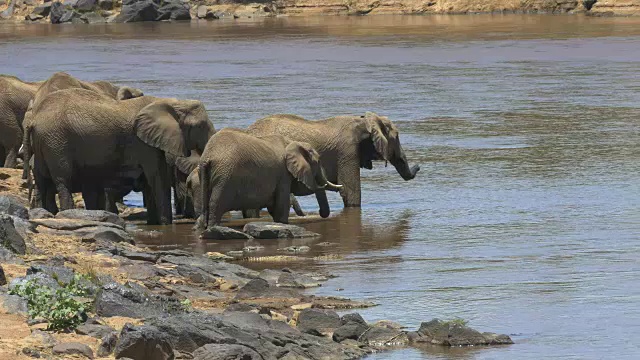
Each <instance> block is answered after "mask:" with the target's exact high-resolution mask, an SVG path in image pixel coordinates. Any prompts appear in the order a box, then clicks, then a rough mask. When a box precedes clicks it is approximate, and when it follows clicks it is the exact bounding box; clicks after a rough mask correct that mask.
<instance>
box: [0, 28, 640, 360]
mask: <svg viewBox="0 0 640 360" xmlns="http://www.w3.org/2000/svg"><path fill="white" fill-rule="evenodd" d="M638 59H640V19H638V18H590V17H581V16H540V15H535V16H527V15H505V16H503V15H477V16H476V15H474V16H376V17H348V18H347V17H342V18H338V17H331V18H330V17H326V18H291V19H288V18H276V19H260V20H255V21H236V22H233V21H221V22H191V23H186V24H185V23H181V24H166V23H153V24H109V25H95V26H88V25H60V26H49V25H35V24H29V25H15V24H1V23H0V72H1V73H9V74H13V75H17V76H19V77H21V78H24V79H26V80H41V79H44V78H46V77H47V76H49V75H50V74H51V73H53V72H54V71H67V72H69V73H71V74H72V75H75V76H77V77H79V78H83V79H86V80H98V79H104V80H111V81H114V82H116V83H119V84H123V85H131V86H136V87H139V88H141V89H143V90H144V91H145V93H147V94H151V95H156V96H171V97H180V98H194V99H200V100H202V101H203V102H204V103H205V105H206V107H207V109H208V111H209V116H210V118H211V119H212V121H213V122H214V123H215V126H216V128H222V127H226V126H233V127H244V126H247V125H249V124H251V123H252V122H253V121H255V120H256V119H258V118H260V117H262V116H265V115H268V114H273V113H294V114H298V115H302V116H305V117H308V118H319V117H328V116H331V115H339V114H347V113H357V114H360V113H364V112H365V111H375V112H377V113H379V114H381V115H385V116H388V117H389V118H390V119H392V120H393V121H394V122H395V124H396V125H397V126H398V128H399V129H400V138H401V141H402V143H403V146H404V148H405V152H406V154H407V157H408V158H409V160H410V161H411V163H419V164H420V165H421V166H422V170H421V172H420V173H418V176H417V177H416V179H414V180H412V181H409V182H405V181H403V180H402V179H401V178H400V176H399V175H398V174H397V173H395V170H394V169H393V168H392V167H387V168H385V167H384V164H376V165H375V166H374V169H373V170H371V171H367V170H363V171H362V177H363V181H362V183H363V185H362V186H363V192H362V200H363V207H362V209H360V210H354V209H347V210H343V209H342V203H341V200H340V199H339V197H338V196H337V195H336V194H333V193H332V194H329V200H330V204H331V206H332V209H333V215H332V217H331V218H329V219H324V220H323V219H318V218H317V217H316V218H313V217H312V218H311V219H310V220H305V223H304V224H303V225H304V226H305V227H306V228H308V229H309V230H311V231H314V232H317V233H319V234H321V236H320V237H318V238H312V239H297V240H277V241H266V240H256V241H254V242H251V243H247V242H244V241H239V242H233V241H231V242H221V241H216V242H214V241H210V242H204V241H202V240H199V239H198V238H197V236H195V235H194V234H193V232H192V230H191V225H190V224H176V225H172V226H167V227H161V228H155V229H156V230H159V231H160V232H161V234H159V236H148V232H145V233H144V234H147V235H144V236H143V235H140V236H139V237H138V242H140V243H142V244H145V245H149V246H152V247H180V248H184V249H188V250H193V251H195V252H205V251H219V252H227V251H236V250H240V249H242V248H243V247H245V246H247V245H252V246H253V245H256V244H258V245H260V246H264V250H262V251H259V252H256V253H255V256H256V257H259V256H272V255H276V254H285V253H283V252H282V251H278V249H282V248H285V247H288V246H308V247H309V252H307V253H305V254H301V256H302V257H304V258H306V260H305V261H301V262H291V263H287V262H275V263H271V264H268V263H264V262H260V261H247V262H244V263H243V264H245V265H247V266H250V267H255V268H261V267H297V268H309V269H312V270H323V271H329V272H332V273H334V274H336V275H338V277H337V278H335V279H331V280H329V281H328V282H327V283H325V284H324V285H323V287H321V288H319V289H316V290H313V291H314V292H316V293H319V294H323V295H341V296H348V297H351V298H354V299H362V300H369V301H374V302H376V303H379V304H380V306H378V307H375V308H371V309H367V310H363V311H361V313H362V314H363V316H364V317H365V318H366V319H367V320H370V321H375V320H379V319H391V320H394V321H398V322H400V323H403V324H406V325H409V326H411V327H413V328H417V326H419V323H420V321H423V320H429V319H431V318H433V317H438V318H442V319H452V318H454V317H461V318H464V319H466V320H468V321H469V325H471V326H472V327H474V328H479V329H487V330H490V331H495V332H498V333H508V334H514V335H513V336H512V338H513V339H514V341H515V342H516V344H515V345H513V346H509V347H501V348H489V349H485V348H474V349H449V350H434V349H432V348H426V349H413V348H412V349H404V350H398V351H395V352H390V353H384V354H380V355H373V356H372V357H371V358H374V359H403V360H406V359H422V358H427V359H551V358H558V359H602V358H616V359H635V358H636V357H637V354H638V353H639V352H640V342H639V341H637V338H638V337H639V336H640V283H639V281H638V279H639V278H640V242H639V235H638V234H640V210H638V209H639V206H640V205H639V204H640V180H638V179H639V175H638V174H640V134H639V132H638V120H639V119H640V109H639V104H640V85H638V84H640V62H639V60H638ZM300 200H301V204H302V206H303V208H304V209H305V210H307V211H310V212H313V211H315V210H316V204H315V199H314V198H313V197H306V198H301V199H300ZM128 201H129V203H130V204H134V205H135V204H139V203H140V198H139V197H136V196H132V197H129V199H128ZM235 216H237V214H236V215H235ZM139 228H140V229H143V230H153V229H154V228H149V227H146V226H139ZM327 242H328V243H331V244H325V243H327ZM338 289H344V290H341V291H339V290H338Z"/></svg>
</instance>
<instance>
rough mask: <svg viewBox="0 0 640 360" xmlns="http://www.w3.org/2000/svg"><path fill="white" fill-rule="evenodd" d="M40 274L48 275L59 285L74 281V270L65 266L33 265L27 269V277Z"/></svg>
mask: <svg viewBox="0 0 640 360" xmlns="http://www.w3.org/2000/svg"><path fill="white" fill-rule="evenodd" d="M39 273H43V274H46V275H48V276H50V277H51V278H52V279H54V280H56V281H57V282H58V283H59V284H65V285H67V284H69V283H70V282H71V281H73V277H74V272H73V270H71V269H69V268H67V267H64V266H51V265H42V264H35V265H31V266H30V267H29V268H28V269H27V275H32V274H39Z"/></svg>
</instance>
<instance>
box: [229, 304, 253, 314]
mask: <svg viewBox="0 0 640 360" xmlns="http://www.w3.org/2000/svg"><path fill="white" fill-rule="evenodd" d="M255 309H256V308H255V307H253V306H251V305H249V304H243V303H234V304H231V305H229V306H227V307H226V308H225V309H224V312H249V311H252V310H255Z"/></svg>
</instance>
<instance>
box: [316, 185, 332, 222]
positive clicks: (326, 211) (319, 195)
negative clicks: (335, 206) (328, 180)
mask: <svg viewBox="0 0 640 360" xmlns="http://www.w3.org/2000/svg"><path fill="white" fill-rule="evenodd" d="M316 200H318V205H319V206H320V217H322V218H326V217H329V215H330V214H331V209H330V208H329V200H327V193H326V192H325V191H324V190H318V191H316Z"/></svg>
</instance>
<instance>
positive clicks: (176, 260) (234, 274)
mask: <svg viewBox="0 0 640 360" xmlns="http://www.w3.org/2000/svg"><path fill="white" fill-rule="evenodd" d="M158 263H160V264H162V263H169V264H174V265H183V266H178V267H177V268H176V269H175V270H174V271H173V272H172V273H174V274H175V273H177V272H178V271H182V272H183V273H185V272H188V273H192V274H195V273H199V271H197V270H201V271H202V272H204V273H206V274H208V275H210V276H213V277H221V278H224V279H225V281H226V282H228V283H232V284H236V285H238V286H241V285H244V284H246V283H247V282H249V280H250V279H252V278H255V277H256V276H257V275H258V273H257V272H256V271H252V270H249V269H247V268H245V267H243V266H240V265H236V264H230V263H226V262H221V261H214V260H211V259H209V258H208V257H205V256H175V255H166V256H161V257H160V259H159V260H158ZM190 268H191V269H190Z"/></svg>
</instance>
